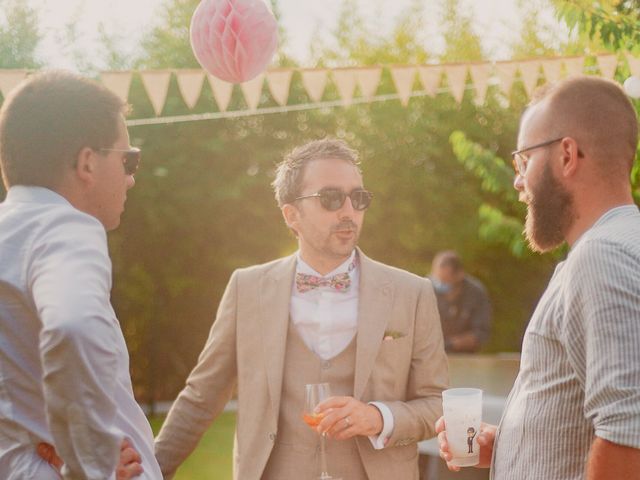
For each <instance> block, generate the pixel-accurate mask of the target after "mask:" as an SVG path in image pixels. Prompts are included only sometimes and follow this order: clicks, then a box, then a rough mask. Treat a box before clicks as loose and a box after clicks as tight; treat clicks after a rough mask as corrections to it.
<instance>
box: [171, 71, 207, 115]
mask: <svg viewBox="0 0 640 480" xmlns="http://www.w3.org/2000/svg"><path fill="white" fill-rule="evenodd" d="M176 77H177V79H178V89H179V90H180V94H181V95H182V98H183V99H184V103H186V104H187V107H189V108H193V107H195V105H196V103H198V99H199V98H200V93H202V83H203V82H204V71H202V70H178V71H176Z"/></svg>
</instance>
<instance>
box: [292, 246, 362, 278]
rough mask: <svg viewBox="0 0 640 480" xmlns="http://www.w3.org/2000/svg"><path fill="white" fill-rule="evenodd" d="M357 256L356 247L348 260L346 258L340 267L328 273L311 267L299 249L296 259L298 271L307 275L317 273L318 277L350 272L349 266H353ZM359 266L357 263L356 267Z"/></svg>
mask: <svg viewBox="0 0 640 480" xmlns="http://www.w3.org/2000/svg"><path fill="white" fill-rule="evenodd" d="M355 258H356V251H355V249H354V250H353V252H351V255H349V258H348V259H347V260H345V261H344V262H343V263H341V264H340V265H339V266H338V268H336V269H335V270H333V271H331V272H329V273H327V274H326V275H320V274H319V273H318V272H316V271H315V270H314V269H313V268H311V267H310V266H309V264H308V263H306V262H305V261H304V260H303V259H302V257H301V256H300V251H298V252H296V259H297V262H296V273H304V274H306V275H316V276H318V277H332V276H334V275H338V274H340V273H350V272H349V267H350V266H351V264H352V263H353V261H354V260H355ZM357 267H358V265H357V264H356V268H357ZM354 270H355V269H354Z"/></svg>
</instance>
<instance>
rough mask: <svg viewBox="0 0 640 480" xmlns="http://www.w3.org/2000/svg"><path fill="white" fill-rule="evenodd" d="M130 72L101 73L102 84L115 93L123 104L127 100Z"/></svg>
mask: <svg viewBox="0 0 640 480" xmlns="http://www.w3.org/2000/svg"><path fill="white" fill-rule="evenodd" d="M132 76H133V75H132V73H131V72H101V73H100V80H101V81H102V84H103V85H104V86H105V87H107V88H108V89H109V90H111V91H112V92H113V93H115V94H116V95H117V96H118V97H120V99H122V101H123V102H125V103H126V102H127V101H128V100H129V87H130V86H131V78H132Z"/></svg>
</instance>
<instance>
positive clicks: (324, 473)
mask: <svg viewBox="0 0 640 480" xmlns="http://www.w3.org/2000/svg"><path fill="white" fill-rule="evenodd" d="M325 437H326V433H322V434H320V467H321V470H322V471H321V472H320V479H321V480H322V479H326V478H331V475H329V472H328V469H327V452H326V450H325Z"/></svg>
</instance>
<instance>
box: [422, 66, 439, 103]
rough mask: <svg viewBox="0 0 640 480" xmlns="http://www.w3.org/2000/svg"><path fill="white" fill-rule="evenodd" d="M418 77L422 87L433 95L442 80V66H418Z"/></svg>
mask: <svg viewBox="0 0 640 480" xmlns="http://www.w3.org/2000/svg"><path fill="white" fill-rule="evenodd" d="M418 77H419V78H420V83H422V88H424V90H425V92H427V94H428V95H430V96H432V97H433V96H435V94H436V93H437V91H438V87H439V86H440V82H441V81H442V67H441V66H439V65H433V66H423V67H418Z"/></svg>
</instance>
